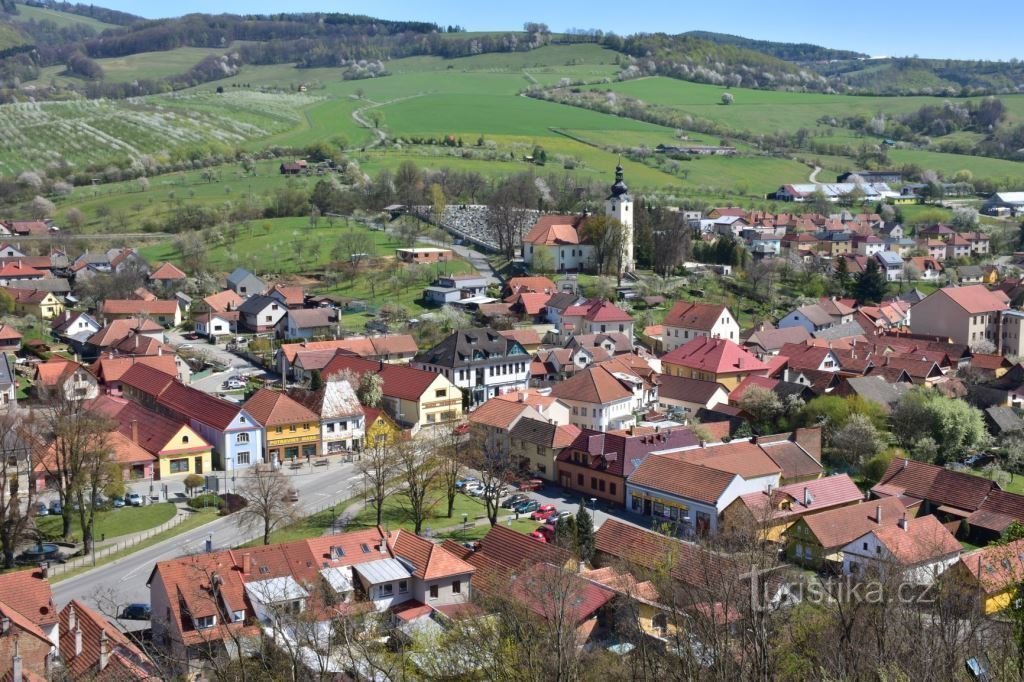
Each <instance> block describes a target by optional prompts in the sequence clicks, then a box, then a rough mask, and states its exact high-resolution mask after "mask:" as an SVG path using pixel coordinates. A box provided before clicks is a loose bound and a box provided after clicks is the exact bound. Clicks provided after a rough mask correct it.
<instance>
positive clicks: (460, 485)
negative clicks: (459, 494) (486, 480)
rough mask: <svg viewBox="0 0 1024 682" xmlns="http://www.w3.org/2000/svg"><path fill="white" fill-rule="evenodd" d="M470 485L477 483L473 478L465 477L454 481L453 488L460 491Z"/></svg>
mask: <svg viewBox="0 0 1024 682" xmlns="http://www.w3.org/2000/svg"><path fill="white" fill-rule="evenodd" d="M470 483H479V481H478V480H476V479H475V478H473V477H472V476H467V477H466V478H460V479H459V480H457V481H455V487H456V488H458V489H459V490H462V489H463V488H465V487H466V486H467V485H469V484H470Z"/></svg>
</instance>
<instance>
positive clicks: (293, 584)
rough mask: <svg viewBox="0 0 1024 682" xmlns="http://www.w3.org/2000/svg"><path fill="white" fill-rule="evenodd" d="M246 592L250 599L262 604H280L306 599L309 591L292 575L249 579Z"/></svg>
mask: <svg viewBox="0 0 1024 682" xmlns="http://www.w3.org/2000/svg"><path fill="white" fill-rule="evenodd" d="M245 592H246V594H248V595H249V599H250V600H252V601H254V602H259V603H261V604H278V603H280V602H286V601H294V600H296V599H305V598H306V597H308V596H309V593H308V592H306V590H305V589H304V588H303V587H302V585H300V584H299V583H298V582H297V581H296V580H295V578H293V577H291V576H290V575H285V576H281V577H278V578H268V579H266V580H249V581H246V583H245Z"/></svg>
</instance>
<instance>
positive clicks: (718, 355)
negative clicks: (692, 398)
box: [661, 336, 768, 391]
mask: <svg viewBox="0 0 1024 682" xmlns="http://www.w3.org/2000/svg"><path fill="white" fill-rule="evenodd" d="M661 364H662V367H663V368H664V373H665V374H669V375H671V376H681V377H687V378H690V379H699V380H701V381H713V382H715V383H719V384H722V386H723V387H725V388H726V389H727V390H730V391H731V390H732V389H734V388H736V386H737V385H738V384H739V383H740V382H741V381H743V379H745V378H746V377H748V376H750V375H751V374H764V373H765V372H766V371H767V370H768V365H766V364H764V363H763V362H761V361H760V360H758V359H757V358H755V357H754V356H753V355H751V354H750V353H748V352H747V351H745V350H743V349H742V348H741V347H740V346H738V345H737V344H736V343H735V342H734V341H729V340H728V339H713V338H711V337H707V336H699V337H697V338H695V339H691V340H690V341H689V342H687V343H686V344H684V345H682V346H679V347H678V348H676V349H674V350H672V351H669V352H668V353H667V354H666V355H663V356H662V358H661Z"/></svg>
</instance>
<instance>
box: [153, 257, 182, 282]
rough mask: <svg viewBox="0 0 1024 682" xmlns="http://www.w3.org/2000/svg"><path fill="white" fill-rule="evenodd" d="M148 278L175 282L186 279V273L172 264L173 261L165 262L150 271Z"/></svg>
mask: <svg viewBox="0 0 1024 682" xmlns="http://www.w3.org/2000/svg"><path fill="white" fill-rule="evenodd" d="M149 279H151V280H158V281H167V282H177V281H181V280H183V279H188V275H186V274H185V273H184V272H183V271H182V270H181V268H179V267H178V266H176V265H174V263H171V262H165V263H164V264H163V265H161V266H159V267H158V268H157V269H156V270H154V271H153V272H151V273H150V275H149Z"/></svg>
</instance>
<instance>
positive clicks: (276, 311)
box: [238, 294, 288, 334]
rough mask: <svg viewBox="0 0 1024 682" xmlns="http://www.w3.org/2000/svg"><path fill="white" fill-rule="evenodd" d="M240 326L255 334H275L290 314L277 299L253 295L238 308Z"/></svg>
mask: <svg viewBox="0 0 1024 682" xmlns="http://www.w3.org/2000/svg"><path fill="white" fill-rule="evenodd" d="M238 313H239V325H240V326H241V327H242V328H244V329H245V330H246V331H248V332H252V333H253V334H262V333H266V332H273V331H275V330H276V329H277V326H278V324H279V323H281V321H282V320H283V319H284V317H285V315H286V314H287V313H288V308H286V307H285V305H284V304H283V303H281V302H280V301H278V300H277V299H276V298H271V297H270V296H264V295H263V294H253V295H252V296H250V297H249V298H247V299H246V300H245V302H244V303H242V305H240V306H238Z"/></svg>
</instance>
